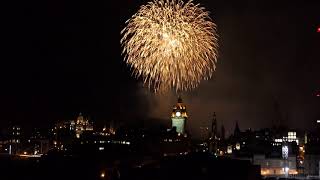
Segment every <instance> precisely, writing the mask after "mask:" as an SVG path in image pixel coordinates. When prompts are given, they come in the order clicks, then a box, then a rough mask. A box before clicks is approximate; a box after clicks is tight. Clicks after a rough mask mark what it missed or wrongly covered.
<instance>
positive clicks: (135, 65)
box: [120, 0, 218, 91]
mask: <svg viewBox="0 0 320 180" xmlns="http://www.w3.org/2000/svg"><path fill="white" fill-rule="evenodd" d="M126 24H127V26H126V27H125V28H124V29H123V30H122V31H121V34H122V39H121V41H120V43H121V45H122V47H123V51H122V53H123V54H125V62H126V63H127V64H128V65H129V66H130V68H131V69H132V74H133V76H135V77H136V78H142V80H143V82H144V84H145V85H147V86H148V87H149V88H150V89H152V90H154V91H159V90H161V91H162V90H169V89H174V90H176V91H187V90H191V89H194V88H196V87H197V86H198V85H199V84H200V81H202V80H207V79H209V78H211V77H212V75H213V72H214V71H215V69H216V62H217V47H218V43H217V42H218V40H217V33H216V25H215V24H214V23H213V22H212V20H211V18H210V17H209V12H208V11H206V10H205V9H204V8H203V7H200V5H199V4H193V3H192V0H191V1H188V2H186V3H185V2H183V1H182V0H154V1H152V2H149V3H148V4H147V5H143V6H141V7H140V9H139V11H138V12H137V13H136V14H135V15H133V16H132V18H131V19H129V20H128V21H127V22H126Z"/></svg>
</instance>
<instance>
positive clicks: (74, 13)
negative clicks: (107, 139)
mask: <svg viewBox="0 0 320 180" xmlns="http://www.w3.org/2000/svg"><path fill="white" fill-rule="evenodd" d="M115 2H116V1H104V2H103V1H84V0H70V1H67V0H41V1H40V0H37V1H21V0H19V1H8V2H6V3H4V4H3V5H2V7H3V10H2V13H3V15H2V21H1V29H2V30H3V31H2V35H1V43H2V51H3V52H2V53H1V66H0V68H1V71H0V75H1V76H0V83H1V89H0V100H1V101H0V102H1V106H0V107H1V108H0V113H1V116H0V118H1V119H0V126H3V127H5V126H7V124H8V122H13V123H18V124H22V125H23V126H25V127H35V126H39V127H47V126H49V125H51V124H52V123H53V122H54V121H56V120H59V119H70V118H74V116H75V115H77V114H78V113H79V112H84V113H85V114H88V115H90V116H91V118H92V119H93V120H94V121H97V122H98V123H101V122H104V121H110V120H111V119H114V120H116V121H118V122H129V123H136V122H137V123H138V122H140V121H141V119H148V118H154V119H159V120H157V121H159V122H160V123H165V122H168V121H169V119H168V117H169V114H170V111H171V108H172V105H173V104H174V103H175V101H176V95H175V94H174V93H171V94H170V93H169V94H166V95H154V94H152V93H151V92H149V91H148V89H145V88H143V87H142V85H141V82H140V81H137V80H135V79H134V78H132V77H131V76H130V72H129V69H128V68H127V67H126V65H125V64H124V63H123V62H122V57H121V55H120V43H119V40H120V35H119V34H120V29H122V28H123V27H124V22H125V21H126V20H127V19H128V18H129V17H130V16H131V15H132V14H133V13H134V12H135V11H136V10H137V9H138V7H139V6H140V5H142V4H144V3H145V2H147V1H145V0H143V1H140V0H126V1H121V2H119V1H118V4H116V3H115ZM195 2H199V3H201V4H202V6H205V7H206V8H207V10H209V11H211V17H212V18H213V20H214V21H215V22H216V24H217V26H218V32H219V36H220V38H219V42H220V44H219V45H220V49H219V54H220V57H219V59H218V60H219V63H218V66H217V71H216V73H215V77H214V78H213V79H211V80H209V81H206V82H203V83H202V84H201V85H200V87H199V88H198V89H196V90H195V91H193V92H188V93H185V94H183V96H182V97H183V99H184V101H185V103H186V104H187V106H188V109H189V115H190V119H189V122H188V126H189V128H190V129H191V131H192V132H194V133H196V132H198V130H199V126H204V125H206V124H207V121H209V120H210V118H211V116H212V114H213V112H216V113H217V116H218V123H220V124H221V123H223V124H224V125H225V126H226V129H227V131H229V132H230V130H232V129H233V127H234V123H235V121H238V122H239V125H240V128H242V129H246V128H249V127H252V128H255V129H256V128H260V127H269V126H271V122H272V121H273V120H274V119H277V118H279V116H281V119H282V122H283V124H285V125H287V126H289V127H300V128H310V127H312V126H313V125H314V124H313V123H314V121H315V120H316V119H317V118H318V117H319V118H320V112H319V107H320V99H317V98H316V97H315V91H316V90H317V89H319V88H320V79H319V77H320V71H319V69H320V62H319V50H320V33H316V28H317V26H320V13H319V9H320V1H318V0H314V1H312V0H309V1H304V0H300V1H292V0H281V2H280V1H278V0H197V1H195ZM275 103H277V104H278V107H279V108H278V109H279V111H280V114H281V115H277V114H278V113H276V111H275Z"/></svg>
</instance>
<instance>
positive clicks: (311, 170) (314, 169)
mask: <svg viewBox="0 0 320 180" xmlns="http://www.w3.org/2000/svg"><path fill="white" fill-rule="evenodd" d="M319 162H320V155H311V154H306V155H305V159H304V173H305V174H306V175H316V176H318V175H319Z"/></svg>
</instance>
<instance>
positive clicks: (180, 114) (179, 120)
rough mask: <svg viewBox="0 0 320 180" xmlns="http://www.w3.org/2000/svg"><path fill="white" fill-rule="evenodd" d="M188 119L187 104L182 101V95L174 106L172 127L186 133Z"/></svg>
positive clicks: (178, 131)
mask: <svg viewBox="0 0 320 180" xmlns="http://www.w3.org/2000/svg"><path fill="white" fill-rule="evenodd" d="M187 119H188V115H187V109H186V106H185V105H184V104H183V103H182V99H181V97H179V98H178V103H177V104H176V105H175V106H174V107H173V110H172V114H171V120H172V128H173V127H176V129H177V133H180V134H184V133H185V130H186V122H187Z"/></svg>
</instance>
